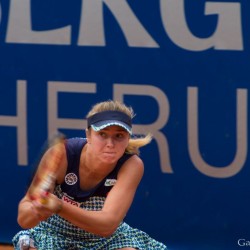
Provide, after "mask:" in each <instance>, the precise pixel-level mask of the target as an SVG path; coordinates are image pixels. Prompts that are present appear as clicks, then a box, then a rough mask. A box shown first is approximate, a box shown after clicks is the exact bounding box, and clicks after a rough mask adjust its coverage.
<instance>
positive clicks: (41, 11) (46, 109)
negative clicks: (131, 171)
mask: <svg viewBox="0 0 250 250" xmlns="http://www.w3.org/2000/svg"><path fill="white" fill-rule="evenodd" d="M249 11H250V2H249V1H232V0H227V1H225V0H223V1H222V0H221V1H215V0H210V1H205V0H199V1H189V0H186V1H185V0H159V1H155V0H144V1H131V0H82V1H81V0H74V1H67V0H60V1H59V0H54V1H51V0H50V1H49V0H43V1H31V0H22V1H20V0H9V1H4V0H0V55H1V56H0V136H1V140H0V155H1V159H2V164H1V167H0V168H1V180H2V181H1V183H0V187H1V189H2V196H1V198H0V205H1V211H2V212H1V214H0V242H11V239H12V237H13V236H14V234H15V233H16V232H17V231H18V230H20V228H19V226H18V224H17V221H16V217H17V206H18V202H19V201H20V199H21V198H22V196H23V195H24V193H25V191H26V189H27V186H28V183H29V180H30V174H31V169H32V167H33V166H34V165H35V164H36V163H37V160H38V158H39V157H40V152H41V148H42V146H43V144H44V142H45V141H46V139H47V138H49V137H50V136H51V135H53V134H54V132H56V131H62V132H64V133H65V134H66V136H67V137H71V136H82V137H84V136H85V133H84V129H85V128H86V119H85V116H86V114H87V112H88V110H89V109H90V108H91V106H92V105H93V104H95V103H96V102H99V101H103V100H107V99H115V100H120V101H123V102H125V103H126V104H128V105H131V106H132V107H133V108H134V111H135V113H136V116H135V118H134V123H133V128H134V129H133V131H134V134H135V135H144V134H147V133H148V132H151V133H152V134H153V135H154V140H153V142H152V143H151V144H150V145H148V146H147V147H145V148H142V150H141V157H142V159H143V161H144V163H145V175H144V177H143V180H142V182H141V184H140V186H139V189H138V191H137V193H136V197H135V201H134V203H133V205H132V207H131V209H130V211H129V213H128V215H127V218H126V221H127V222H128V223H129V224H131V225H132V226H134V227H138V228H140V229H142V230H144V231H146V232H147V233H148V234H150V235H151V236H152V237H154V238H156V239H157V240H159V241H162V242H164V243H166V244H167V245H168V246H169V248H170V249H178V250H181V249H183V250H184V249H185V250H186V249H192V250H193V249H209V250H213V249H236V248H237V247H241V246H242V247H243V246H249V245H250V229H249V225H248V224H249V223H248V217H249V209H250V201H249V191H250V187H249V180H248V176H249V174H250V173H249V172H250V170H249V167H248V166H249V163H250V162H249V158H248V141H249V135H248V128H249V125H248V115H249V110H248V106H249V101H248V90H249V84H250V74H249V65H250V64H249V60H250V52H249V51H250V42H249V41H250V30H249V25H248V24H249V23H250V20H249V19H250V16H249V14H248V13H249Z"/></svg>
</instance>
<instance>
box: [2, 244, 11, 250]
mask: <svg viewBox="0 0 250 250" xmlns="http://www.w3.org/2000/svg"><path fill="white" fill-rule="evenodd" d="M13 249H14V248H13V246H11V245H0V250H13Z"/></svg>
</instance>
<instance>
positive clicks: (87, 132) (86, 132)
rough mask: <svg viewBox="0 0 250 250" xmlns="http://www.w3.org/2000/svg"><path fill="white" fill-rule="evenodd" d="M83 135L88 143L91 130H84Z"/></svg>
mask: <svg viewBox="0 0 250 250" xmlns="http://www.w3.org/2000/svg"><path fill="white" fill-rule="evenodd" d="M85 134H86V138H87V141H88V143H89V142H90V136H91V129H87V128H86V129H85Z"/></svg>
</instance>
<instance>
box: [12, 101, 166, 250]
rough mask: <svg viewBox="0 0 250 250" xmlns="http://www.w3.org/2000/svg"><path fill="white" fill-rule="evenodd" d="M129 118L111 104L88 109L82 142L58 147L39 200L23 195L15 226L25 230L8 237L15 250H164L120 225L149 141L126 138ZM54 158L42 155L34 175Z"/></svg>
mask: <svg viewBox="0 0 250 250" xmlns="http://www.w3.org/2000/svg"><path fill="white" fill-rule="evenodd" d="M133 116H134V114H133V110H132V108H131V107H127V106H126V105H124V104H123V103H120V102H117V101H106V102H101V103H97V104H96V105H95V106H93V108H92V109H91V110H90V112H89V113H88V115H87V122H88V127H87V129H86V138H70V139H67V140H66V141H65V146H64V147H61V152H60V157H59V158H56V162H57V163H56V164H58V167H57V168H56V169H57V170H56V172H55V173H54V175H53V178H50V179H49V180H50V182H52V188H51V186H50V190H43V192H42V193H41V194H40V198H41V197H42V198H43V200H41V199H40V198H39V199H36V198H34V197H32V195H30V194H31V193H32V192H31V190H28V192H27V194H26V195H25V196H24V198H23V199H22V200H21V201H20V203H19V207H18V223H19V225H20V226H21V227H22V228H23V229H25V230H22V231H20V232H18V233H17V234H16V235H15V236H14V238H13V244H14V247H15V249H39V250H69V249H92V250H105V249H106V250H113V249H116V250H117V249H123V250H133V249H143V250H145V249H147V250H156V249H157V250H161V249H167V247H166V246H165V245H164V244H162V243H160V242H158V241H156V240H155V239H153V238H151V237H150V236H149V235H148V234H146V233H145V232H143V231H141V230H138V229H135V228H132V227H130V226H129V225H128V224H126V222H124V218H125V216H126V214H127V212H128V210H129V208H130V206H131V204H132V201H133V198H134V195H135V192H136V189H137V187H138V184H139V183H140V181H141V178H142V176H143V171H144V165H143V162H142V160H141V158H140V157H139V148H140V147H142V146H145V145H147V144H148V143H150V141H151V139H152V138H151V135H147V136H145V137H143V138H137V139H135V138H134V139H133V138H132V137H131V135H132V118H133ZM54 147H55V146H54ZM55 152H58V150H57V151H55V150H53V147H52V148H50V149H48V150H47V151H46V153H45V154H44V156H43V157H42V159H41V162H40V164H39V168H38V173H37V174H36V175H38V174H39V173H40V174H41V173H43V172H46V171H47V169H48V165H49V164H51V161H53V159H55V156H54V155H53V153H54V154H55ZM58 159H59V160H58ZM34 178H36V179H39V178H38V176H35V177H34ZM33 185H36V182H33ZM32 190H33V189H32Z"/></svg>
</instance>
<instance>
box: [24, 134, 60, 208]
mask: <svg viewBox="0 0 250 250" xmlns="http://www.w3.org/2000/svg"><path fill="white" fill-rule="evenodd" d="M64 141H65V136H64V135H62V134H59V135H56V136H55V137H54V138H53V139H52V140H51V141H50V143H49V148H50V149H49V150H50V152H49V154H48V155H47V156H46V159H44V160H42V163H40V164H42V165H43V166H39V167H38V170H37V171H36V174H35V177H34V179H33V181H32V183H31V185H30V187H29V190H28V196H29V198H30V199H31V200H36V201H38V202H40V203H42V204H46V205H48V207H50V206H51V207H53V204H48V203H49V202H50V200H49V199H48V195H49V192H50V191H51V190H52V188H53V187H54V184H55V178H56V176H55V174H56V172H57V170H58V168H59V167H60V162H61V160H62V157H63V154H64V152H65V149H64Z"/></svg>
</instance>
